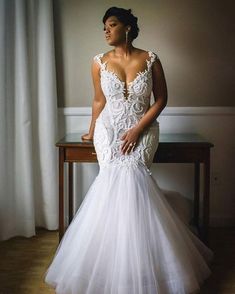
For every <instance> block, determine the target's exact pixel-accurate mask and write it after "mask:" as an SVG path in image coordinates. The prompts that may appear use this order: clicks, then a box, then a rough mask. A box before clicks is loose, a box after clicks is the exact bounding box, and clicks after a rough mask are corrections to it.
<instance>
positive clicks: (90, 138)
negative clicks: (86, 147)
mask: <svg viewBox="0 0 235 294" xmlns="http://www.w3.org/2000/svg"><path fill="white" fill-rule="evenodd" d="M81 138H82V140H87V141H93V136H92V135H90V134H84V135H82V136H81Z"/></svg>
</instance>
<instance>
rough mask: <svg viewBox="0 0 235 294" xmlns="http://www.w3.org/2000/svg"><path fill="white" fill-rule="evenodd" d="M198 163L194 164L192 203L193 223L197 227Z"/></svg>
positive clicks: (198, 199)
mask: <svg viewBox="0 0 235 294" xmlns="http://www.w3.org/2000/svg"><path fill="white" fill-rule="evenodd" d="M199 188H200V162H195V164H194V203H193V210H194V213H193V222H194V224H195V225H196V227H197V228H198V227H199V201H200V198H199V193H200V191H199V190H200V189H199Z"/></svg>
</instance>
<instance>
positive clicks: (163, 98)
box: [121, 59, 168, 154]
mask: <svg viewBox="0 0 235 294" xmlns="http://www.w3.org/2000/svg"><path fill="white" fill-rule="evenodd" d="M152 79H153V95H154V100H155V102H154V103H153V104H152V105H151V107H150V108H149V109H148V111H147V112H146V113H145V114H144V116H143V117H142V118H141V119H140V121H139V122H138V124H137V125H136V126H135V127H133V128H131V129H130V130H128V131H127V132H126V133H125V134H124V135H123V136H122V138H121V139H122V140H124V142H123V144H122V147H121V151H122V152H123V153H124V154H125V153H128V145H129V144H130V143H131V142H132V143H133V142H137V140H138V138H139V136H140V134H141V133H142V132H143V131H144V129H145V128H147V127H148V126H149V125H150V124H151V123H152V122H153V121H154V120H155V119H157V117H158V116H159V114H160V113H161V111H162V110H163V109H164V108H165V106H166V104H167V99H168V93H167V85H166V79H165V75H164V71H163V68H162V65H161V62H160V60H159V59H157V60H155V61H154V63H153V66H152ZM132 150H133V149H132Z"/></svg>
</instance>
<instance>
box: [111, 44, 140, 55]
mask: <svg viewBox="0 0 235 294" xmlns="http://www.w3.org/2000/svg"><path fill="white" fill-rule="evenodd" d="M134 50H135V47H134V46H133V45H132V44H131V43H129V44H127V46H126V44H122V45H118V46H115V48H114V49H113V52H114V54H115V56H116V57H127V56H128V55H131V53H132V52H133V51H134Z"/></svg>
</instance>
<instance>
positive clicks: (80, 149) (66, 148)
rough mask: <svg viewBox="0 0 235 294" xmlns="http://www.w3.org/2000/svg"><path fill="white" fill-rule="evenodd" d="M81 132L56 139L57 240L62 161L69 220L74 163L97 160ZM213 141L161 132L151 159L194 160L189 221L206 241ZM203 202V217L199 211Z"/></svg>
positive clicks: (61, 202)
mask: <svg viewBox="0 0 235 294" xmlns="http://www.w3.org/2000/svg"><path fill="white" fill-rule="evenodd" d="M82 134H83V133H71V134H67V135H66V136H65V137H64V138H63V139H61V140H60V141H58V142H57V143H56V146H57V147H59V240H61V238H62V237H63V234H64V232H65V229H66V228H65V220H64V217H65V215H64V163H65V162H67V163H68V165H69V166H68V167H69V168H68V190H69V191H68V193H69V195H68V196H69V197H68V200H69V205H68V207H69V223H70V222H71V220H72V218H73V163H75V162H97V157H96V153H95V149H94V146H93V143H92V142H85V141H82V139H81V135H82ZM211 147H213V144H211V143H209V142H208V141H207V140H205V139H204V138H202V137H201V136H200V135H198V134H160V138H159V145H158V149H157V152H156V154H155V156H154V159H153V163H192V164H194V202H193V203H194V208H193V211H194V213H193V219H192V224H193V225H195V226H196V227H197V228H198V231H199V236H200V238H201V239H202V240H203V241H204V242H205V243H208V227H209V199H210V197H209V196H210V148H211ZM201 163H202V164H203V193H202V205H201V204H200V201H199V200H200V170H201V169H200V164H201ZM200 206H202V219H201V220H200V219H199V211H200V209H201V207H200Z"/></svg>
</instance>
